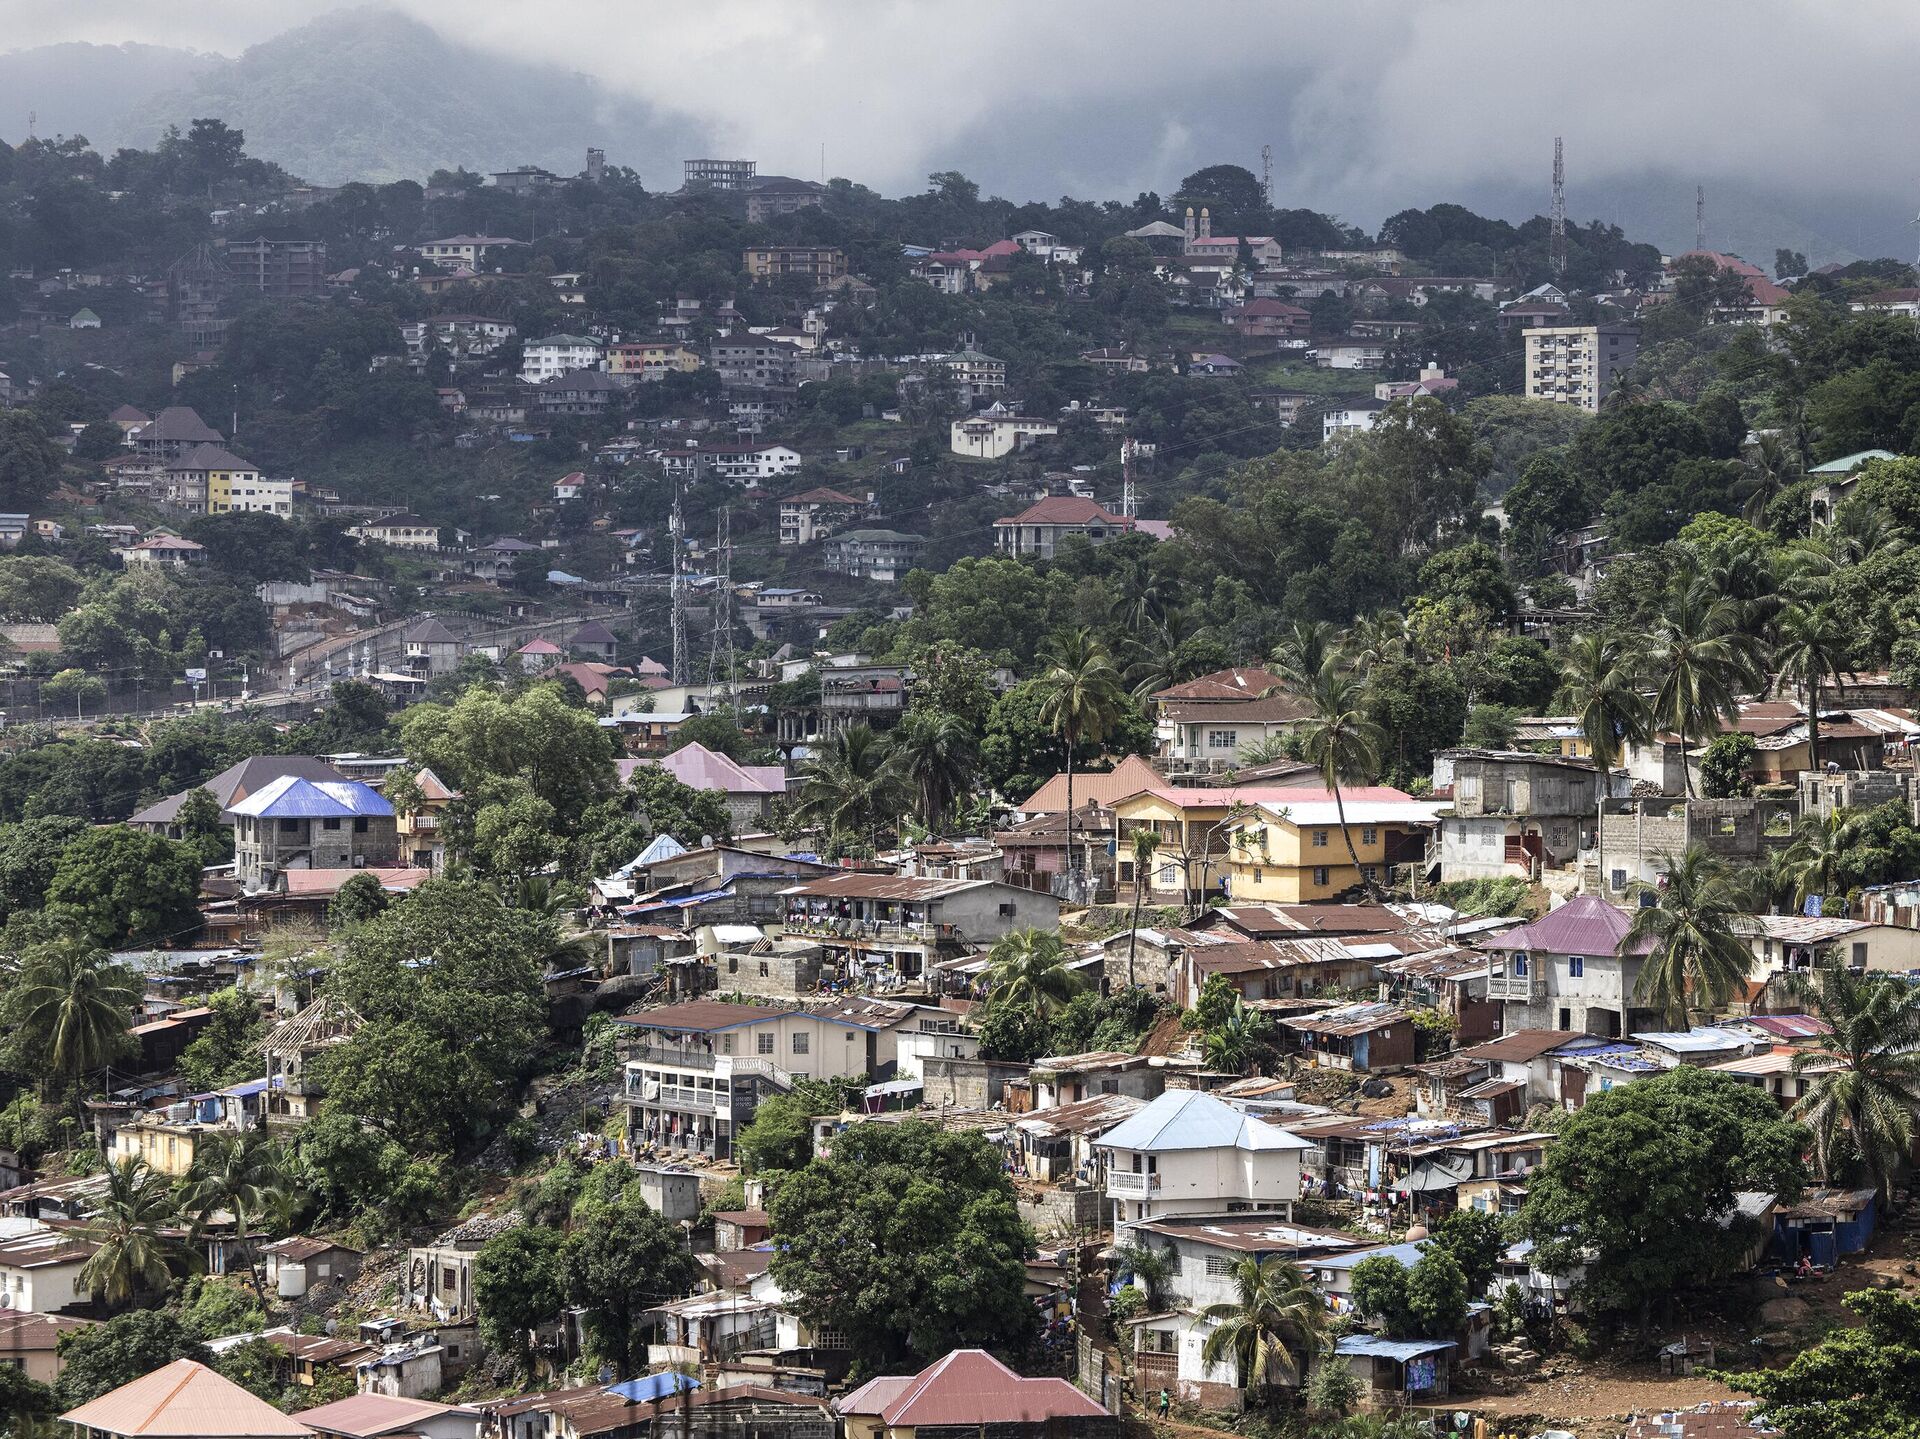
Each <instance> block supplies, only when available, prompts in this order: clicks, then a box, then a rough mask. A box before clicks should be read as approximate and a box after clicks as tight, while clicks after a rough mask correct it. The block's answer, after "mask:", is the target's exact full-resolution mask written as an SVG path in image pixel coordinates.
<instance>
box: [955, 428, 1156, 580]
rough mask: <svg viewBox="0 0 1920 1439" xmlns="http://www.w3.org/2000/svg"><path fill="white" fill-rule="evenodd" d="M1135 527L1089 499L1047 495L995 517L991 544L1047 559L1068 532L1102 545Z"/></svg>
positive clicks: (1005, 550)
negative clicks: (1017, 510) (1015, 512)
mask: <svg viewBox="0 0 1920 1439" xmlns="http://www.w3.org/2000/svg"><path fill="white" fill-rule="evenodd" d="M956 423H958V422H956ZM1134 527H1135V525H1134V521H1132V520H1130V519H1128V518H1127V517H1126V516H1125V515H1116V514H1114V513H1112V512H1111V511H1110V510H1107V509H1106V508H1104V507H1103V506H1101V505H1099V504H1097V503H1095V502H1094V501H1092V500H1083V499H1081V498H1079V497H1078V496H1077V495H1049V496H1048V497H1047V498H1046V499H1044V500H1041V501H1040V502H1039V503H1038V504H1034V505H1029V506H1028V507H1027V508H1026V509H1024V510H1022V511H1021V512H1020V513H1019V514H1017V515H1009V516H1005V517H1003V518H1001V519H997V520H995V521H994V522H993V547H994V548H995V549H997V550H999V551H1000V552H1001V553H1002V554H1009V555H1031V556H1033V557H1034V558H1036V559H1042V560H1050V559H1052V558H1053V554H1054V551H1055V550H1056V549H1057V548H1058V547H1059V544H1060V542H1061V541H1062V540H1064V539H1065V538H1066V537H1067V536H1068V535H1079V536H1080V537H1081V538H1083V539H1084V540H1086V542H1087V543H1088V544H1090V545H1102V544H1105V543H1106V542H1107V541H1108V540H1110V539H1112V538H1114V536H1116V535H1124V534H1130V533H1132V531H1133V529H1134Z"/></svg>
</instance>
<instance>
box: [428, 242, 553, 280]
mask: <svg viewBox="0 0 1920 1439" xmlns="http://www.w3.org/2000/svg"><path fill="white" fill-rule="evenodd" d="M526 243H527V242H526V241H525V240H509V239H507V238H505V237H504V236H499V235H449V236H447V237H446V238H445V239H444V240H429V241H427V242H426V243H425V244H423V245H418V246H416V247H415V248H416V249H418V250H419V252H420V258H421V259H423V260H426V261H429V262H430V263H432V264H434V265H437V266H439V267H440V268H441V269H442V270H461V269H465V270H471V271H475V272H478V271H479V269H480V267H481V266H482V265H483V264H485V263H486V259H487V256H488V255H489V254H490V253H492V252H493V251H495V250H511V249H519V248H524V247H525V245H526Z"/></svg>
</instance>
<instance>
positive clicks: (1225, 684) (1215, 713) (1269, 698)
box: [1151, 666, 1310, 778]
mask: <svg viewBox="0 0 1920 1439" xmlns="http://www.w3.org/2000/svg"><path fill="white" fill-rule="evenodd" d="M1285 683H1286V682H1285V681H1284V680H1283V679H1281V677H1280V676H1279V675H1276V674H1273V673H1271V672H1270V671H1268V670H1265V669H1261V668H1258V667H1254V666H1240V667H1235V668H1232V669H1224V670H1215V671H1213V672H1212V673H1210V674H1204V675H1201V676H1199V677H1198V678H1197V679H1191V680H1187V681H1185V682H1184V683H1182V684H1177V685H1173V686H1171V687H1169V688H1167V689H1163V690H1160V691H1158V692H1156V693H1155V694H1154V695H1153V696H1152V697H1151V698H1152V704H1153V715H1154V728H1153V733H1154V750H1155V755H1156V757H1157V758H1158V759H1159V760H1160V761H1161V762H1162V763H1163V764H1164V765H1165V767H1166V772H1167V774H1168V776H1169V778H1173V777H1176V776H1178V777H1198V776H1206V775H1215V774H1228V773H1231V772H1232V771H1233V770H1235V769H1237V768H1238V767H1239V766H1240V762H1241V755H1242V753H1243V752H1245V751H1248V750H1251V749H1253V748H1255V747H1256V746H1267V745H1270V744H1272V743H1273V742H1274V741H1276V740H1279V739H1283V738H1285V737H1286V736H1287V735H1288V734H1290V733H1292V732H1293V731H1294V730H1296V729H1298V728H1299V727H1300V726H1301V725H1302V724H1304V723H1305V722H1306V721H1307V719H1308V717H1309V714H1310V711H1309V709H1308V707H1307V706H1306V705H1305V704H1303V703H1302V702H1301V701H1299V700H1298V699H1296V698H1294V697H1293V696H1292V695H1290V694H1286V693H1284V691H1283V686H1284V685H1285Z"/></svg>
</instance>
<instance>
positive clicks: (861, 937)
mask: <svg viewBox="0 0 1920 1439" xmlns="http://www.w3.org/2000/svg"><path fill="white" fill-rule="evenodd" d="M782 893H783V894H784V895H785V897H786V901H787V911H786V920H785V928H786V932H787V933H788V934H798V935H805V936H807V937H809V938H813V939H817V940H819V942H820V943H821V944H822V945H823V946H825V948H826V950H827V953H828V955H829V956H830V957H833V958H835V959H839V960H841V961H842V962H844V963H845V964H846V965H847V966H848V968H849V970H850V971H852V970H858V969H860V968H862V967H863V966H864V967H866V968H868V969H871V968H875V967H879V966H881V965H884V966H885V967H886V968H888V969H890V970H891V971H892V972H893V973H894V974H895V975H898V976H899V977H900V978H901V979H918V978H920V977H921V976H922V975H924V974H925V972H926V967H927V965H928V963H929V962H930V961H931V960H933V959H934V958H935V957H936V956H937V955H938V954H939V953H940V952H941V950H942V947H943V946H944V947H946V948H948V949H955V948H958V947H961V946H984V945H990V944H992V943H993V941H995V940H996V939H999V938H1000V937H1001V936H1002V935H1005V934H1008V933H1011V932H1012V931H1014V930H1016V929H1032V928H1040V929H1053V928H1055V927H1057V926H1058V924H1059V920H1060V901H1059V899H1057V898H1056V897H1055V896H1053V895H1051V894H1040V893H1037V892H1035V891H1033V890H1027V889H1021V888H1019V887H1017V886H1015V885H1010V884H1002V883H999V882H996V881H992V880H978V879H909V878H900V877H896V876H893V875H886V874H863V873H842V874H835V875H828V876H823V877H821V878H818V879H811V880H806V881H803V882H802V883H800V884H796V885H793V886H791V887H790V888H788V889H786V890H784V891H782Z"/></svg>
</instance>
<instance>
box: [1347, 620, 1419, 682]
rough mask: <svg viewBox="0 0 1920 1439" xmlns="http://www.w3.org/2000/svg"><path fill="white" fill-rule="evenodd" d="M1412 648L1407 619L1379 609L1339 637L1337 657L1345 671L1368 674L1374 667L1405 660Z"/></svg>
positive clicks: (1411, 637)
mask: <svg viewBox="0 0 1920 1439" xmlns="http://www.w3.org/2000/svg"><path fill="white" fill-rule="evenodd" d="M1413 648H1414V643H1413V636H1412V635H1411V633H1409V631H1408V629H1407V617H1406V616H1405V615H1403V614H1401V613H1400V612H1399V611H1398V610H1381V611H1380V612H1379V613H1377V614H1372V615H1368V616H1366V617H1365V618H1363V619H1360V620H1357V621H1355V623H1354V625H1353V627H1352V628H1351V629H1349V630H1348V631H1347V632H1346V633H1345V634H1344V635H1342V636H1341V637H1340V646H1339V655H1340V658H1341V660H1342V662H1343V663H1345V665H1346V666H1347V668H1349V669H1351V670H1356V671H1358V672H1359V673H1361V674H1367V673H1369V672H1370V671H1372V669H1373V668H1374V667H1375V666H1376V665H1382V664H1387V663H1389V662H1391V661H1393V660H1397V659H1401V658H1403V657H1405V656H1406V655H1407V654H1408V653H1409V651H1411V650H1412V649H1413Z"/></svg>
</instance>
